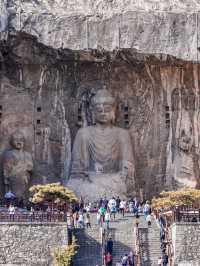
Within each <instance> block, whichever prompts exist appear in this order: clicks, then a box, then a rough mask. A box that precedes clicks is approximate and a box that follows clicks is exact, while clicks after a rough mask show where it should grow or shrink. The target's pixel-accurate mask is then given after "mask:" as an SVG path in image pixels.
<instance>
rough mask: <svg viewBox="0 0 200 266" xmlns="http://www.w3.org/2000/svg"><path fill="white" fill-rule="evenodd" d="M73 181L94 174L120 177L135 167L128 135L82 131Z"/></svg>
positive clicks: (118, 130)
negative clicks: (119, 173)
mask: <svg viewBox="0 0 200 266" xmlns="http://www.w3.org/2000/svg"><path fill="white" fill-rule="evenodd" d="M72 158H73V161H72V171H71V175H72V176H73V177H81V176H87V175H88V174H89V173H91V172H93V173H94V172H96V173H105V174H108V173H117V172H120V171H122V170H123V167H127V168H128V167H133V165H134V164H133V151H132V144H131V140H130V136H129V133H128V131H126V130H125V129H121V128H118V127H106V128H104V129H102V128H99V127H94V126H90V127H86V128H82V129H80V130H79V131H78V133H77V136H76V139H75V143H74V148H73V155H72Z"/></svg>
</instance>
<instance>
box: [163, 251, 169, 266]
mask: <svg viewBox="0 0 200 266" xmlns="http://www.w3.org/2000/svg"><path fill="white" fill-rule="evenodd" d="M162 260H163V266H167V265H168V255H167V254H166V253H164V254H163V257H162Z"/></svg>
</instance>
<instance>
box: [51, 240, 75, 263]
mask: <svg viewBox="0 0 200 266" xmlns="http://www.w3.org/2000/svg"><path fill="white" fill-rule="evenodd" d="M77 249H78V245H77V244H76V239H75V237H74V236H73V237H72V244H71V245H68V246H65V247H64V248H56V249H55V250H54V252H53V258H54V265H55V266H70V265H71V263H72V259H73V257H74V256H75V255H76V253H77Z"/></svg>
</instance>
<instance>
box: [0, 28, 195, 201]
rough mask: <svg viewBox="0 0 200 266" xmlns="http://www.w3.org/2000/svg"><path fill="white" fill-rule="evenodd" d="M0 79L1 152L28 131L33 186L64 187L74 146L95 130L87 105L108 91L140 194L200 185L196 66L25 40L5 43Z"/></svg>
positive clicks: (18, 38)
mask: <svg viewBox="0 0 200 266" xmlns="http://www.w3.org/2000/svg"><path fill="white" fill-rule="evenodd" d="M0 74H1V76H0V79H1V90H0V94H1V100H0V102H1V106H0V108H1V125H0V134H1V142H0V146H1V152H2V154H3V152H4V151H5V150H6V149H9V137H10V135H11V134H12V133H13V132H14V131H15V130H16V128H20V129H23V131H24V133H25V136H26V149H27V151H29V152H30V153H31V154H32V156H33V159H34V162H35V163H34V165H35V166H34V167H35V169H34V173H35V176H34V178H33V179H32V181H33V183H38V182H52V181H63V180H66V179H67V177H68V176H69V171H70V161H71V142H72V146H73V141H74V137H75V135H76V133H77V130H78V129H79V128H80V127H84V126H85V125H90V124H91V123H92V122H91V110H90V108H89V107H87V106H86V105H87V104H89V97H90V95H91V94H92V93H94V92H95V91H96V90H97V89H98V88H99V86H100V84H101V83H103V84H106V86H107V88H108V89H109V90H110V91H111V92H112V94H113V95H114V96H115V98H116V102H117V105H118V109H117V119H116V125H117V126H119V127H122V128H125V129H127V130H129V132H130V135H131V138H132V145H133V150H134V157H135V169H136V173H135V177H136V190H137V191H138V193H139V191H140V193H142V194H143V196H145V197H148V196H150V195H152V194H155V193H158V192H159V191H160V190H162V189H163V188H167V187H168V188H172V187H174V186H177V185H178V186H179V183H184V184H188V182H189V184H192V185H194V184H195V185H198V182H199V181H198V180H199V134H200V131H199V119H200V116H199V115H200V114H199V110H200V106H199V95H200V93H199V66H198V65H197V64H193V63H189V62H187V63H186V62H183V61H180V60H179V61H178V60H176V59H173V58H169V59H168V60H164V59H163V60H158V59H157V58H155V57H154V56H153V55H151V56H150V55H140V54H138V53H135V52H134V51H133V50H119V51H118V52H113V53H107V52H105V51H104V52H103V51H102V52H100V51H91V52H84V51H83V52H72V51H70V50H66V49H63V50H55V49H52V48H49V47H46V46H44V45H42V44H39V43H38V42H37V41H36V39H35V38H33V37H30V36H29V35H26V34H24V33H21V34H17V35H16V36H12V35H9V38H8V40H7V42H6V43H5V42H3V41H2V42H1V71H0ZM87 101H88V103H87ZM85 104H86V105H85ZM81 106H82V107H81ZM174 177H177V178H175V180H174ZM180 178H181V180H180ZM179 181H180V182H179ZM180 185H181V184H180Z"/></svg>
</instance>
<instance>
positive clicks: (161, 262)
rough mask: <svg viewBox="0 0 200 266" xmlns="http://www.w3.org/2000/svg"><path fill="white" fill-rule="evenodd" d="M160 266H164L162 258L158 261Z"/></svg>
mask: <svg viewBox="0 0 200 266" xmlns="http://www.w3.org/2000/svg"><path fill="white" fill-rule="evenodd" d="M158 266H163V260H162V257H160V258H159V259H158Z"/></svg>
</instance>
